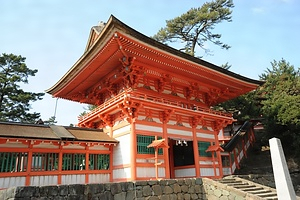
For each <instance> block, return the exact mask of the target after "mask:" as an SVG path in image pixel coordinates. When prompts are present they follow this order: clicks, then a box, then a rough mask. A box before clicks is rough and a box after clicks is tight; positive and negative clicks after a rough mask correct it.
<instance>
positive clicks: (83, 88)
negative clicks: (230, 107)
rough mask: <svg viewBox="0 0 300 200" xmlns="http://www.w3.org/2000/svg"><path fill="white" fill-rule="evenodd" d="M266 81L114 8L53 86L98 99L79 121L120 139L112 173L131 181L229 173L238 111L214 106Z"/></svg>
mask: <svg viewBox="0 0 300 200" xmlns="http://www.w3.org/2000/svg"><path fill="white" fill-rule="evenodd" d="M260 84H261V82H259V81H256V80H252V79H249V78H246V77H243V76H240V75H238V74H235V73H233V72H230V71H228V70H224V69H222V68H220V67H218V66H216V65H213V64H211V63H208V62H206V61H204V60H201V59H198V58H195V57H192V56H190V55H187V54H185V53H183V52H181V51H178V50H176V49H173V48H171V47H169V46H166V45H164V44H162V43H159V42H157V41H155V40H153V39H151V38H149V37H147V36H145V35H143V34H141V33H139V32H137V31H136V30H134V29H132V28H130V27H128V26H127V25H126V24H124V23H122V22H121V21H119V20H118V19H116V18H115V17H114V16H111V17H110V19H109V20H108V22H107V23H106V24H102V25H100V26H96V27H93V28H92V29H91V33H90V37H89V40H88V43H87V47H86V49H85V52H84V54H83V55H82V56H81V57H80V58H79V60H78V61H77V62H76V63H75V64H74V65H73V66H72V67H71V69H70V70H69V71H68V72H67V73H66V74H65V75H64V76H63V77H62V78H61V79H60V80H59V81H58V82H57V83H56V84H55V85H54V86H53V87H51V88H50V89H48V90H47V92H48V93H50V94H52V95H53V97H58V98H63V99H67V100H71V101H77V102H80V103H88V104H93V105H97V106H98V107H97V108H96V109H95V110H93V111H91V112H90V113H88V114H87V115H86V116H83V117H80V118H79V122H78V126H80V127H89V128H98V129H99V128H103V129H104V132H106V133H107V134H108V135H109V136H111V137H113V138H115V139H116V140H118V141H119V144H118V145H117V146H115V147H114V149H113V166H112V168H113V169H112V170H113V181H124V180H142V179H151V178H155V177H157V178H178V177H200V176H206V177H222V176H223V175H224V174H223V167H222V157H221V152H222V150H223V149H222V148H220V143H219V138H218V137H219V135H220V136H222V134H223V128H224V127H226V126H227V125H229V124H231V123H232V122H233V121H234V119H233V118H232V116H231V115H230V114H228V113H223V112H217V111H214V110H212V109H210V108H211V106H214V105H216V104H218V103H220V102H224V101H227V100H229V99H232V98H235V97H237V96H239V95H242V94H245V93H247V92H249V91H251V90H254V89H256V88H257V87H258V86H259V85H260ZM149 145H150V146H149ZM155 149H157V151H156V152H157V154H154V152H155V151H154V150H155ZM241 149H243V148H241ZM207 150H208V151H211V152H207ZM236 153H238V152H236ZM155 155H156V156H155ZM231 163H233V162H231ZM231 171H232V170H231ZM226 173H229V172H228V170H227V172H226Z"/></svg>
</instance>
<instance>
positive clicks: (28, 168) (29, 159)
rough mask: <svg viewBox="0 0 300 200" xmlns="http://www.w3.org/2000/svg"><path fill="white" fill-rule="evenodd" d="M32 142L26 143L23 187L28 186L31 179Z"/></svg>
mask: <svg viewBox="0 0 300 200" xmlns="http://www.w3.org/2000/svg"><path fill="white" fill-rule="evenodd" d="M33 142H34V141H32V140H29V141H28V154H27V158H28V159H27V167H26V177H25V185H26V186H29V185H30V177H31V165H32V147H33Z"/></svg>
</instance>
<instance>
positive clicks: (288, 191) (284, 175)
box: [269, 138, 296, 200]
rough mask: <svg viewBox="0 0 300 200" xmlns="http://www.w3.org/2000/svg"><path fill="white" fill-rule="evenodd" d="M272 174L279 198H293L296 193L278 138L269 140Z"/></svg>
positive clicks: (290, 199) (291, 199) (280, 199)
mask: <svg viewBox="0 0 300 200" xmlns="http://www.w3.org/2000/svg"><path fill="white" fill-rule="evenodd" d="M269 144H270V150H271V159H272V166H273V174H274V179H275V185H276V190H277V197H278V199H279V200H295V199H296V193H295V190H294V187H293V184H292V181H291V176H290V174H289V169H288V167H287V164H286V160H285V157H284V153H283V149H282V146H281V141H280V139H278V138H272V139H270V140H269Z"/></svg>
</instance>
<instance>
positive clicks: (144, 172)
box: [136, 167, 165, 178]
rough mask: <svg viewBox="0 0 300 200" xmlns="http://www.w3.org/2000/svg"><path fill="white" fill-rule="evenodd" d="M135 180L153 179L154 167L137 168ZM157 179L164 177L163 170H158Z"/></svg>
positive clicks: (160, 168)
mask: <svg viewBox="0 0 300 200" xmlns="http://www.w3.org/2000/svg"><path fill="white" fill-rule="evenodd" d="M136 173H137V178H144V177H149V178H150V177H155V176H156V175H155V167H137V169H136ZM158 177H165V168H162V167H159V168H158Z"/></svg>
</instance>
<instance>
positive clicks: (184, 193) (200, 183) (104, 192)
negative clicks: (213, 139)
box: [0, 178, 257, 200]
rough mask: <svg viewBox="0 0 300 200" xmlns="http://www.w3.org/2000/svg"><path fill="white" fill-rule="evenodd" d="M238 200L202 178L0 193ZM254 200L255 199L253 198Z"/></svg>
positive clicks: (104, 199) (76, 199) (91, 199)
mask: <svg viewBox="0 0 300 200" xmlns="http://www.w3.org/2000/svg"><path fill="white" fill-rule="evenodd" d="M2 199H3V200H21V199H22V200H45V199H55V200H62V199H64V200H66V199H68V200H98V199H99V200H100V199H101V200H159V199H161V200H177V199H179V200H193V199H204V200H207V199H209V200H214V199H221V200H222V199H223V200H240V199H252V198H249V196H247V194H246V193H245V192H242V191H239V190H236V189H234V188H229V187H226V186H225V185H223V184H221V183H219V182H216V181H213V180H211V179H206V178H188V179H170V180H160V181H156V180H153V181H136V182H121V183H103V184H86V185H84V184H73V185H57V186H40V187H38V186H28V187H15V188H9V189H5V190H0V200H2ZM255 199H257V198H255Z"/></svg>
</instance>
